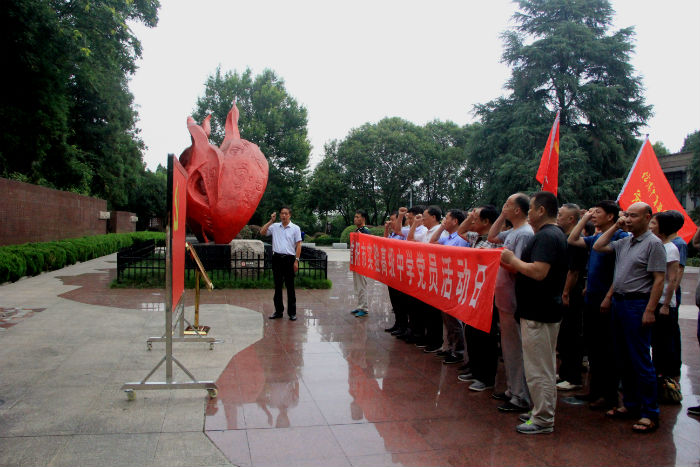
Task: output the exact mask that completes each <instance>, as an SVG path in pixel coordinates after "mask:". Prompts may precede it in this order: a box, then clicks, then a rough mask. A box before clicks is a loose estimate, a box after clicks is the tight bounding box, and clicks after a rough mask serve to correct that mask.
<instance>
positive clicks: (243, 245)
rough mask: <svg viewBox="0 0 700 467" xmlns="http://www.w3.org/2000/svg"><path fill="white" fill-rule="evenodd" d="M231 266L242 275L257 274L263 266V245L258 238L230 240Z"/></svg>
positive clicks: (251, 275)
mask: <svg viewBox="0 0 700 467" xmlns="http://www.w3.org/2000/svg"><path fill="white" fill-rule="evenodd" d="M230 245H231V268H232V269H234V270H236V271H237V272H239V273H240V275H241V276H242V277H249V276H250V277H253V276H257V275H258V272H259V271H258V270H259V269H264V268H265V246H264V244H263V242H261V241H260V240H231V243H230Z"/></svg>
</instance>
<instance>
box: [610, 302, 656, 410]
mask: <svg viewBox="0 0 700 467" xmlns="http://www.w3.org/2000/svg"><path fill="white" fill-rule="evenodd" d="M647 303H648V301H647V300H616V299H615V298H613V302H612V313H613V334H614V336H615V344H616V348H617V363H618V367H619V370H620V375H621V376H622V393H623V399H622V400H623V404H624V405H625V407H626V408H627V409H628V410H630V411H632V412H639V414H640V416H641V417H646V418H649V419H651V420H653V421H658V419H659V403H658V399H657V394H656V391H657V387H656V371H655V370H654V364H653V363H652V361H651V352H650V351H651V329H652V326H642V315H643V314H644V310H645V309H646V306H647Z"/></svg>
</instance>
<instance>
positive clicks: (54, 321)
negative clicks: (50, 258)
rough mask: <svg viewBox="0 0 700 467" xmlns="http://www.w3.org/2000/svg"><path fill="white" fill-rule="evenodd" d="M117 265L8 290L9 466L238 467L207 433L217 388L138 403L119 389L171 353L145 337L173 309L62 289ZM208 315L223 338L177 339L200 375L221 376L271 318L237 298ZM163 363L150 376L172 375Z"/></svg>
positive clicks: (5, 456) (70, 271) (72, 270)
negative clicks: (104, 301)
mask: <svg viewBox="0 0 700 467" xmlns="http://www.w3.org/2000/svg"><path fill="white" fill-rule="evenodd" d="M115 262H116V255H110V256H106V257H103V258H99V259H95V260H92V261H88V262H85V263H80V264H76V265H73V266H70V267H68V268H65V269H62V270H60V271H54V272H51V273H46V274H42V275H40V276H38V277H33V278H26V279H23V280H20V281H18V282H16V283H13V284H5V285H3V286H0V312H2V313H3V316H4V320H3V321H0V324H3V323H4V326H7V327H0V401H1V402H0V466H13V467H16V466H25V465H26V466H63V465H65V466H121V465H123V466H214V465H231V464H230V462H229V461H228V460H227V459H226V457H225V456H224V455H222V453H221V452H220V451H219V450H218V449H217V448H216V447H215V446H214V445H213V444H212V443H211V442H210V441H209V440H208V438H207V437H206V435H205V434H204V432H203V426H204V411H205V406H206V404H207V399H208V397H207V393H206V391H204V390H170V391H137V392H136V400H135V401H133V402H129V401H127V399H126V397H125V394H124V392H123V391H121V390H120V387H121V385H122V384H123V383H125V382H131V381H140V380H141V379H143V378H144V377H145V376H146V375H147V374H148V372H149V371H150V370H151V369H152V368H153V367H154V366H155V365H156V364H157V363H158V361H159V360H160V359H161V358H162V357H163V355H164V345H163V344H160V343H154V344H153V350H152V351H148V350H147V349H146V344H145V340H146V338H147V337H149V336H160V335H162V334H163V332H164V321H165V318H164V314H163V312H162V311H150V312H144V311H142V310H134V309H127V308H119V307H118V306H114V307H105V306H96V305H88V304H84V303H80V302H77V301H73V300H69V299H66V298H62V297H61V295H62V294H66V293H70V292H71V291H72V290H73V289H76V288H79V287H76V286H68V285H64V284H63V283H64V280H65V278H66V277H67V276H80V275H84V274H92V273H95V274H96V276H95V277H102V276H104V275H105V273H104V271H105V270H106V269H114V268H115V264H114V263H115ZM58 277H61V278H63V279H64V280H62V279H59V278H58ZM138 293H142V291H138ZM159 298H160V297H156V299H159ZM155 308H156V309H162V307H155ZM213 311H215V312H213ZM201 313H202V315H205V316H206V317H207V322H206V324H207V325H209V326H211V327H212V329H213V330H214V329H215V330H216V333H215V334H216V337H217V338H220V339H222V342H221V343H219V344H217V345H216V346H215V349H214V350H209V346H208V344H201V343H180V344H177V343H176V344H175V345H174V355H175V357H176V358H178V359H179V360H180V361H181V362H182V363H183V364H184V366H185V367H186V368H188V370H190V371H191V372H192V373H193V374H194V376H195V377H197V378H198V379H200V380H214V381H215V380H216V379H217V378H218V377H219V375H220V374H221V372H222V371H223V369H224V368H225V367H226V364H227V363H228V362H229V360H230V359H231V356H232V355H235V354H236V353H238V352H239V351H240V350H242V349H243V348H245V347H247V346H249V345H250V344H252V343H253V342H255V341H257V340H259V339H260V337H261V332H262V331H261V330H262V316H261V315H260V313H257V312H253V311H251V310H247V309H245V308H241V307H237V306H232V305H227V304H219V305H203V306H202V309H201ZM188 315H189V316H190V318H189V319H190V320H191V313H190V314H188ZM212 335H214V333H212ZM161 370H162V368H161ZM161 370H159V372H158V373H156V374H155V375H154V376H153V377H152V378H151V381H163V380H164V378H165V375H164V372H163V371H161ZM175 376H176V379H177V380H178V381H180V380H183V381H187V380H188V379H187V377H186V375H184V374H183V373H181V372H179V370H178V371H176V372H175Z"/></svg>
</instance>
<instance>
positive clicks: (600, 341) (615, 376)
mask: <svg viewBox="0 0 700 467" xmlns="http://www.w3.org/2000/svg"><path fill="white" fill-rule="evenodd" d="M603 298H604V297H603V296H596V295H593V294H590V295H588V297H587V299H588V303H586V304H585V305H584V311H583V337H584V339H585V341H586V344H587V347H588V363H589V366H590V370H589V371H590V388H589V393H590V395H591V400H596V399H598V398H600V397H603V398H605V401H606V402H607V403H608V405H610V406H616V405H617V402H618V401H617V399H618V395H617V389H618V386H619V384H620V374H619V372H618V370H617V364H616V361H615V355H616V352H615V343H614V342H615V341H614V336H613V331H612V313H611V312H609V311H608V312H607V313H601V312H600V304H601V302H602V301H603Z"/></svg>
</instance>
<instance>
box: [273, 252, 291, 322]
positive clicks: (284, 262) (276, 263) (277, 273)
mask: <svg viewBox="0 0 700 467" xmlns="http://www.w3.org/2000/svg"><path fill="white" fill-rule="evenodd" d="M272 277H273V278H274V280H275V298H274V302H275V314H276V315H283V314H284V302H283V301H282V284H284V286H285V288H286V289H287V314H288V315H289V316H296V314H297V296H296V292H295V291H294V255H279V254H277V253H273V254H272Z"/></svg>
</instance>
